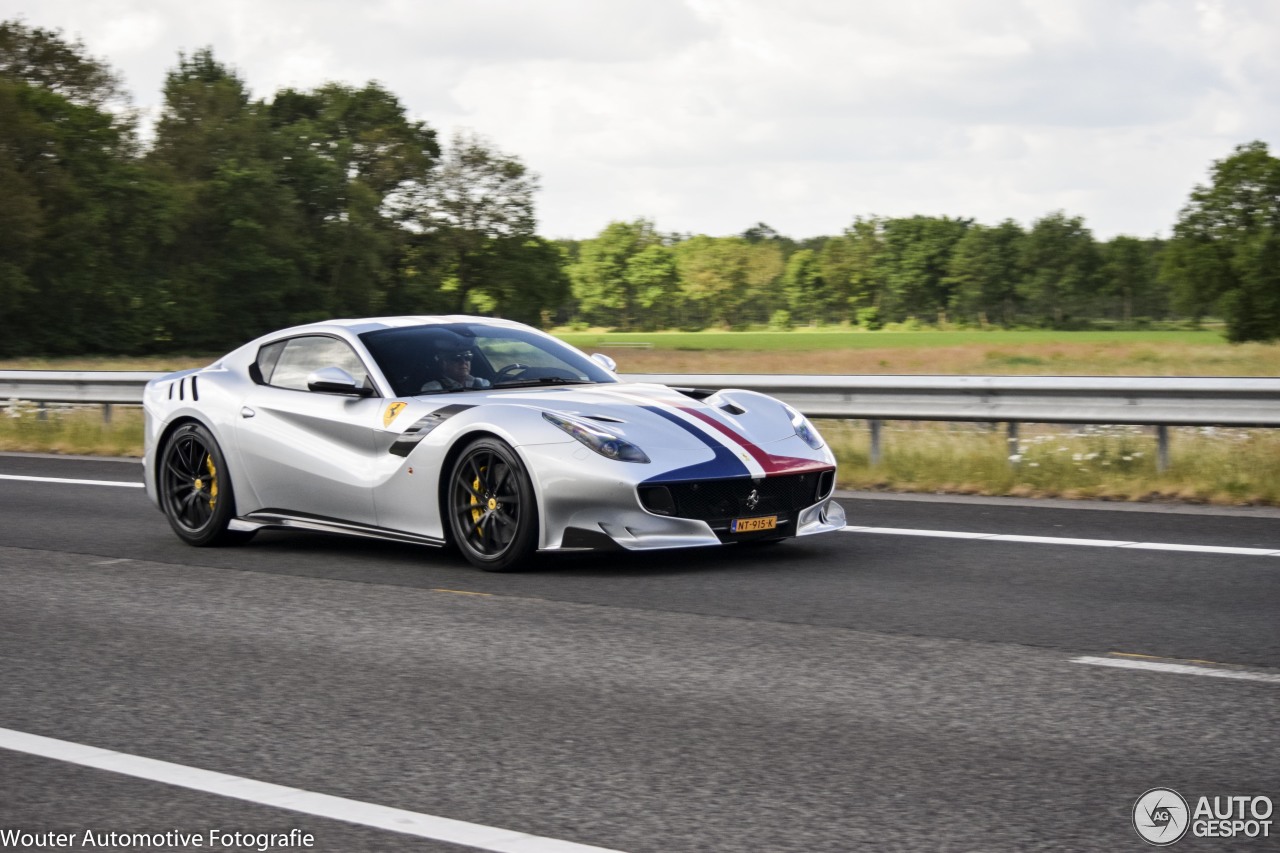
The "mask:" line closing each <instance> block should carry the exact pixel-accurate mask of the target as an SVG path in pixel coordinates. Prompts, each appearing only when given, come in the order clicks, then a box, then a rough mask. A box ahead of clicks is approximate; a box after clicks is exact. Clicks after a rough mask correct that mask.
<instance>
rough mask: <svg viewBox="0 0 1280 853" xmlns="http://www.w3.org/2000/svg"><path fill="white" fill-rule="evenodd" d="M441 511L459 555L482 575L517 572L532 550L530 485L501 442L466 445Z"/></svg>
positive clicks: (534, 523) (534, 510) (534, 516)
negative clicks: (479, 569)
mask: <svg viewBox="0 0 1280 853" xmlns="http://www.w3.org/2000/svg"><path fill="white" fill-rule="evenodd" d="M445 506H446V511H447V512H448V514H449V531H450V533H451V534H452V535H453V541H454V542H455V543H456V544H457V546H458V549H459V550H461V551H462V556H464V557H466V558H467V560H468V561H469V562H470V563H471V564H472V565H475V566H478V567H480V568H482V569H484V570H485V571H487V572H507V571H511V570H513V569H515V568H518V567H519V564H520V563H521V562H522V561H524V560H525V559H527V558H528V557H529V555H530V554H532V553H533V551H534V549H535V548H536V547H537V539H538V506H537V502H536V500H535V499H534V496H533V486H532V485H531V484H530V482H529V474H528V472H526V471H525V469H524V465H522V464H521V462H520V458H519V457H518V456H516V452H515V451H514V450H512V449H511V447H510V446H508V445H507V444H506V442H503V441H499V440H497V439H493V438H479V439H476V440H475V441H473V442H472V443H471V444H469V445H467V447H466V449H465V450H463V451H462V453H461V455H459V456H458V460H457V461H456V462H455V463H454V464H453V468H452V470H451V472H450V474H449V491H448V499H447V501H446V502H445Z"/></svg>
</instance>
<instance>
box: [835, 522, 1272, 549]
mask: <svg viewBox="0 0 1280 853" xmlns="http://www.w3.org/2000/svg"><path fill="white" fill-rule="evenodd" d="M844 531H845V532H846V533H883V534H888V535H890V536H929V537H933V538H937V539H981V540H982V541H984V542H1029V543H1032V544H1034V545H1083V546H1085V547H1089V548H1134V549H1137V550H1147V551H1185V552H1187V553H1192V554H1236V555H1240V556H1246V557H1280V549H1276V548H1233V547H1229V546H1226V545H1176V544H1170V543H1164V542H1129V541H1127V540H1124V539H1071V538H1066V537H1061V536H1017V535H1013V534H1008V533H967V532H964V531H960V530H916V529H913V528H906V527H858V526H856V525H850V526H848V527H845V528H844Z"/></svg>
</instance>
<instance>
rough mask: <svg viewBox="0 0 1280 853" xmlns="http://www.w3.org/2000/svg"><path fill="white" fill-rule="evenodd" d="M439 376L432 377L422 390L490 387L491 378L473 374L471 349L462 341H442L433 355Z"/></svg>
mask: <svg viewBox="0 0 1280 853" xmlns="http://www.w3.org/2000/svg"><path fill="white" fill-rule="evenodd" d="M433 358H434V359H435V363H436V371H437V375H438V377H439V378H437V379H432V380H430V381H429V382H427V383H426V384H424V385H423V386H422V388H421V390H422V391H456V390H459V389H463V388H488V387H490V385H489V380H488V379H482V378H481V377H479V376H472V375H471V349H470V347H468V346H467V345H466V344H464V343H461V342H457V343H455V342H452V341H442V342H441V344H440V345H439V348H438V349H437V350H436V354H435V355H434V356H433Z"/></svg>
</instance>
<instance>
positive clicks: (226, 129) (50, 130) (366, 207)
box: [0, 20, 1280, 355]
mask: <svg viewBox="0 0 1280 853" xmlns="http://www.w3.org/2000/svg"><path fill="white" fill-rule="evenodd" d="M537 191H538V180H537V176H536V175H534V174H533V173H532V172H530V171H529V170H528V168H527V167H526V166H525V165H524V164H523V163H522V162H521V161H520V160H519V159H518V158H517V157H514V156H511V155H509V154H506V153H503V152H502V151H500V150H498V149H497V148H496V147H494V146H493V145H492V144H491V143H490V142H489V141H487V140H485V139H482V138H480V137H478V136H475V135H473V134H467V133H458V134H455V135H453V137H452V138H451V139H449V140H448V141H447V142H446V143H442V142H441V140H440V139H439V138H438V135H437V133H436V131H435V130H434V129H432V128H431V127H429V126H427V125H426V124H425V123H424V122H420V121H414V120H411V119H410V118H409V117H408V113H407V111H406V109H405V107H404V105H403V104H402V103H401V102H400V100H399V99H398V98H397V97H396V96H395V95H394V94H393V93H392V92H390V91H388V90H387V89H385V88H384V87H382V86H380V85H378V84H376V83H369V84H366V85H365V86H363V87H354V86H350V85H346V84H342V83H328V84H325V85H323V86H320V87H318V88H316V89H313V90H308V91H301V90H296V89H292V88H286V89H281V90H279V91H277V92H275V93H274V94H273V95H272V96H271V97H270V98H257V99H255V98H253V97H251V95H250V92H249V89H248V86H247V85H246V83H245V81H244V80H243V79H241V77H240V76H239V75H238V74H237V73H236V72H235V71H234V69H232V68H230V67H228V66H227V65H225V64H223V63H222V62H220V61H219V60H218V59H217V58H216V57H215V56H214V54H213V52H212V50H209V49H204V50H199V51H196V52H195V53H193V54H191V55H190V56H187V55H183V54H179V56H178V61H177V64H176V65H175V67H174V68H173V69H171V70H170V71H169V72H168V74H167V75H166V78H165V82H164V87H163V105H162V108H161V112H160V116H159V120H158V122H157V124H156V126H155V131H154V135H153V136H152V138H150V139H149V140H148V141H147V142H146V143H145V144H144V142H143V141H142V140H141V138H140V134H139V129H138V119H137V116H136V114H135V113H134V112H133V111H132V110H131V109H130V107H129V104H128V100H127V97H126V96H125V94H124V92H123V89H122V86H121V83H120V80H119V78H118V76H117V75H116V74H115V72H114V71H112V69H111V68H110V67H109V66H108V65H107V64H106V63H104V62H103V61H101V60H98V59H95V58H94V57H92V56H91V55H90V54H89V53H88V51H87V50H86V48H85V47H84V45H83V44H82V43H80V42H78V41H71V40H68V39H67V38H65V37H64V36H63V34H62V33H61V32H59V31H55V30H46V29H41V28H38V27H30V26H28V25H26V24H25V23H24V22H22V21H21V20H14V21H5V22H0V329H2V330H3V335H0V354H7V355H15V354H23V355H31V354H50V355H58V354H86V353H147V352H167V351H187V352H212V351H218V350H222V349H225V348H227V347H230V346H232V345H235V344H237V343H239V342H241V341H243V340H245V339H247V338H249V337H251V336H253V335H256V334H258V333H261V332H265V331H269V330H271V329H275V328H280V327H282V326H286V325H290V324H295V323H301V322H308V321H311V320H317V319H323V318H327V317H335V316H348V317H350V316H368V315H376V314H401V313H442V312H469V313H481V314H491V315H495V316H503V317H508V318H512V319H517V320H522V321H525V322H531V323H535V324H538V325H543V326H547V325H552V324H566V323H584V324H591V325H604V326H609V327H612V328H618V329H658V328H686V329H694V328H707V327H721V328H745V327H749V326H753V325H759V324H771V325H773V326H775V327H779V328H786V327H791V326H794V325H799V324H810V323H838V322H839V323H849V324H857V325H860V326H864V327H867V328H873V329H874V328H880V327H882V326H884V325H885V324H889V323H913V322H915V323H935V322H939V321H941V322H947V323H964V324H973V325H994V326H1015V325H1037V326H1052V327H1057V328H1075V327H1081V326H1084V325H1088V324H1090V323H1096V322H1099V321H1113V322H1116V323H1130V324H1133V323H1142V322H1146V321H1148V320H1166V319H1177V318H1199V317H1202V316H1206V315H1214V316H1221V317H1224V318H1225V319H1226V320H1227V322H1228V327H1229V334H1230V336H1231V337H1232V339H1235V340H1249V339H1264V340H1265V339H1272V338H1275V337H1278V336H1280V278H1278V276H1280V265H1278V264H1277V263H1276V261H1277V259H1280V243H1278V240H1280V238H1278V237H1277V234H1280V161H1278V160H1277V159H1276V158H1274V157H1272V156H1271V155H1270V153H1269V152H1268V151H1267V148H1266V145H1265V144H1263V143H1261V142H1255V143H1251V144H1249V145H1244V146H1240V147H1239V148H1238V149H1237V150H1236V152H1235V153H1234V154H1233V155H1232V156H1230V157H1228V158H1226V159H1225V160H1222V161H1220V162H1218V163H1215V164H1214V167H1213V172H1212V181H1211V183H1210V184H1209V185H1207V186H1203V187H1197V188H1196V189H1195V190H1194V191H1193V193H1192V195H1191V198H1190V200H1189V202H1188V204H1187V206H1186V208H1185V209H1184V210H1183V211H1182V213H1181V215H1180V216H1179V219H1178V222H1177V223H1176V225H1175V227H1174V234H1173V237H1172V238H1171V239H1169V240H1167V241H1164V240H1157V239H1139V238H1133V237H1116V238H1114V239H1111V240H1107V241H1098V240H1096V239H1095V238H1094V237H1093V235H1092V234H1091V233H1090V231H1089V230H1088V228H1086V227H1085V225H1084V223H1083V221H1082V220H1081V219H1080V218H1079V217H1071V216H1068V215H1067V214H1066V213H1064V212H1054V213H1050V214H1048V215H1046V216H1045V217H1043V218H1041V219H1039V220H1037V221H1036V222H1034V223H1032V224H1031V225H1030V226H1029V227H1026V228H1024V227H1023V226H1021V225H1019V224H1018V223H1016V222H1013V221H1011V220H1007V221H1005V222H1003V223H1000V224H998V225H983V224H980V223H976V222H974V221H972V220H969V219H953V218H949V217H928V216H913V217H905V218H879V217H864V218H857V219H855V220H854V221H853V222H852V224H851V225H850V226H849V227H848V228H846V229H845V230H844V232H843V233H841V234H839V235H835V236H828V237H817V238H812V239H808V240H801V241H797V240H792V239H790V238H787V237H784V236H782V235H779V234H777V233H776V232H775V231H773V230H772V229H770V228H769V227H768V226H766V225H763V224H760V225H757V226H755V227H753V228H750V229H748V230H747V231H745V232H744V233H742V234H740V235H737V236H731V237H709V236H706V235H689V234H670V233H662V232H660V231H659V230H658V229H657V227H656V225H655V224H654V223H653V222H651V221H647V220H643V219H640V220H634V221H619V222H614V223H611V224H610V225H609V226H607V227H606V228H605V229H604V230H603V231H602V232H601V233H600V234H599V235H597V236H596V237H594V238H592V239H587V240H577V241H575V240H558V241H552V240H547V239H545V238H543V237H540V236H539V235H538V234H537V222H536V216H535V197H536V194H537Z"/></svg>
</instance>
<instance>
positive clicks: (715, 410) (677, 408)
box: [419, 382, 795, 448]
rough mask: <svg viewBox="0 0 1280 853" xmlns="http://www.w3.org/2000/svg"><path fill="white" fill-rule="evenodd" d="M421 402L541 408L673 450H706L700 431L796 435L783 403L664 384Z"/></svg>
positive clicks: (752, 437) (761, 440) (765, 439)
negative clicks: (694, 392)
mask: <svg viewBox="0 0 1280 853" xmlns="http://www.w3.org/2000/svg"><path fill="white" fill-rule="evenodd" d="M441 396H443V397H444V399H441ZM419 399H420V400H421V401H423V402H427V401H436V400H439V401H440V402H442V403H443V402H445V401H447V402H451V403H452V402H457V403H463V402H465V403H469V404H471V405H484V406H491V405H499V406H520V407H528V408H535V409H541V410H543V411H550V412H556V413H559V414H564V415H570V416H574V417H578V418H585V419H588V420H591V421H593V422H595V423H598V424H600V425H601V426H602V427H603V428H605V429H607V430H609V431H610V432H613V433H615V434H616V435H618V436H620V437H623V438H626V439H628V440H631V441H634V442H637V443H641V444H643V442H646V441H647V442H653V441H659V442H661V443H662V444H664V445H665V446H668V447H673V448H675V447H689V448H694V447H701V446H704V445H705V444H706V441H705V439H704V438H702V437H701V436H700V435H699V434H700V433H701V434H702V435H708V434H710V435H716V436H729V437H733V436H739V437H741V438H743V439H745V440H748V441H750V442H751V443H754V444H767V443H772V442H775V441H781V440H784V439H788V438H793V437H794V436H795V428H794V427H793V426H792V425H791V415H790V414H789V413H788V412H787V410H786V408H785V407H784V406H783V404H782V403H780V402H779V401H778V400H775V399H773V398H772V397H768V396H766V395H764V394H759V393H756V392H753V391H742V390H733V389H729V390H723V391H717V392H715V393H714V394H711V395H709V396H707V397H705V398H704V399H695V398H693V397H690V396H688V395H687V394H684V393H682V392H680V391H677V390H675V389H674V388H669V387H667V386H665V385H652V384H641V383H629V382H619V383H610V384H601V385H570V386H548V387H537V388H521V389H509V390H496V389H495V390H488V391H473V392H465V393H459V394H449V395H431V396H429V397H420V398H419Z"/></svg>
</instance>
